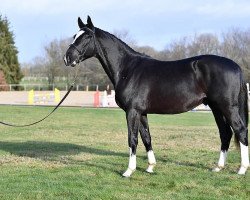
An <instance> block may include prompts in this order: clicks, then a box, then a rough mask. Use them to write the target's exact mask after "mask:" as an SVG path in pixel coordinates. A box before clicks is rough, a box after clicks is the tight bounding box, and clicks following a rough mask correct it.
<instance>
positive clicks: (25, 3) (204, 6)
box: [0, 0, 250, 63]
mask: <svg viewBox="0 0 250 200" xmlns="http://www.w3.org/2000/svg"><path fill="white" fill-rule="evenodd" d="M0 14H1V15H2V16H6V17H7V18H8V19H9V21H10V28H11V31H13V33H14V35H15V42H16V46H17V49H18V51H19V54H18V58H19V61H20V63H28V62H32V60H34V58H35V57H37V56H42V54H43V53H44V51H43V47H44V46H45V45H46V44H48V43H49V42H50V41H52V40H54V39H63V38H66V37H71V36H73V35H74V34H75V33H76V32H77V31H78V26H77V18H78V17H81V18H82V20H83V21H84V22H86V19H87V16H88V15H89V16H90V17H91V19H92V22H93V23H94V25H95V26H96V27H98V28H101V29H103V30H106V31H108V32H113V31H114V30H127V31H128V32H129V34H130V36H131V37H132V38H133V39H134V40H135V41H136V42H137V45H148V46H152V47H154V48H155V49H156V50H163V49H164V48H165V47H166V46H167V44H169V43H170V42H171V41H174V40H178V39H180V38H182V37H184V36H191V35H193V34H195V33H196V34H199V33H214V34H220V33H221V32H226V31H228V30H229V29H230V28H233V27H234V28H240V29H243V30H244V29H249V28H250V1H249V0H202V1H201V0H121V1H120V0H99V1H98V0H0Z"/></svg>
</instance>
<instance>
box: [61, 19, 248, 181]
mask: <svg viewBox="0 0 250 200" xmlns="http://www.w3.org/2000/svg"><path fill="white" fill-rule="evenodd" d="M78 25H79V28H80V30H79V32H78V33H77V34H76V35H75V36H74V41H73V42H72V44H71V45H70V46H69V48H68V50H67V52H66V55H65V57H64V61H65V64H66V65H67V66H72V67H73V66H75V65H76V64H77V63H79V62H81V61H84V60H85V59H87V58H90V57H96V58H97V59H98V60H99V61H100V63H101V64H102V66H103V68H104V70H105V72H106V73H107V75H108V77H109V78H110V80H111V82H112V83H113V85H114V88H115V92H116V93H115V95H116V96H115V98H116V102H117V104H118V105H119V107H121V108H122V109H123V110H124V111H125V112H126V119H127V126H128V145H129V148H130V154H129V155H130V158H129V165H128V169H127V171H126V172H125V173H124V174H123V176H126V177H129V176H130V175H131V174H132V173H133V171H134V170H135V169H136V147H137V143H138V131H139V132H140V135H141V138H142V141H143V143H144V145H145V148H146V151H147V154H148V162H149V166H148V168H147V172H149V173H151V172H153V168H154V166H155V164H156V160H155V156H154V153H153V149H152V145H151V137H150V133H149V126H148V121H147V114H151V113H156V114H176V113H182V112H187V111H189V110H191V109H193V108H194V107H196V106H198V105H200V104H202V103H203V104H207V105H209V106H210V108H211V109H212V112H213V114H214V117H215V121H216V123H217V126H218V128H219V132H220V138H221V152H220V158H219V162H218V166H217V167H216V168H215V169H214V171H220V170H221V169H222V168H224V166H225V161H226V155H227V151H228V148H229V143H230V140H231V137H232V134H233V132H234V133H235V138H236V142H238V144H239V145H240V149H241V167H240V169H239V171H238V173H239V174H245V173H246V171H247V168H248V166H249V155H248V128H247V125H248V106H247V102H248V94H247V89H246V84H245V82H244V80H243V75H242V71H241V69H240V67H239V66H238V65H237V64H236V63H235V62H233V61H232V60H230V59H227V58H224V57H219V56H215V55H201V56H196V57H192V58H187V59H183V60H178V61H159V60H155V59H153V58H151V57H149V56H146V55H143V54H141V53H138V52H136V51H134V50H133V49H131V48H130V47H129V46H128V45H127V44H125V43H124V42H123V41H121V40H120V39H118V38H116V37H115V36H114V35H112V34H110V33H108V32H106V31H103V30H101V29H99V28H96V27H94V25H93V23H92V21H91V19H90V17H88V19H87V24H84V23H83V22H82V20H81V19H80V18H78ZM232 131H233V132H232Z"/></svg>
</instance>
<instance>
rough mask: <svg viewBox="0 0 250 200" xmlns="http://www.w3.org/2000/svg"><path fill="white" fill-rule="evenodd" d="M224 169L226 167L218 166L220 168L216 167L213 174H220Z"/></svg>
mask: <svg viewBox="0 0 250 200" xmlns="http://www.w3.org/2000/svg"><path fill="white" fill-rule="evenodd" d="M223 169H224V167H221V166H218V167H215V168H214V169H213V170H212V171H213V172H220V171H221V170H223Z"/></svg>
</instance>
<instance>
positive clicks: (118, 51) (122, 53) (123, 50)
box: [96, 29, 139, 86]
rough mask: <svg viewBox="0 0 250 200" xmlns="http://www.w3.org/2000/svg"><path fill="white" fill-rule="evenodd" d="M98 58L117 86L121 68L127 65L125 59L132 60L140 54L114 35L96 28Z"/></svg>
mask: <svg viewBox="0 0 250 200" xmlns="http://www.w3.org/2000/svg"><path fill="white" fill-rule="evenodd" d="M96 42H97V52H98V53H97V58H98V59H99V61H100V63H101V65H102V66H103V68H104V70H105V72H106V73H107V75H108V77H109V78H110V80H111V82H112V83H113V85H114V86H116V84H117V82H118V80H119V75H120V72H121V70H122V69H123V68H124V67H125V66H124V60H125V59H126V60H128V61H130V60H132V57H133V56H135V55H137V54H139V53H137V52H135V51H134V50H133V49H131V48H130V47H129V46H127V45H126V44H125V43H124V42H122V41H121V40H119V39H118V38H116V37H115V36H114V35H112V34H110V33H108V32H105V31H102V30H100V29H97V30H96Z"/></svg>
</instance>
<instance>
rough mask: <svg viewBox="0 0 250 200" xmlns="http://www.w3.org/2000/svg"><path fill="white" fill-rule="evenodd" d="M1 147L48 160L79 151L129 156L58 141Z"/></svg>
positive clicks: (8, 150) (1, 146)
mask: <svg viewBox="0 0 250 200" xmlns="http://www.w3.org/2000/svg"><path fill="white" fill-rule="evenodd" d="M0 149H1V150H3V151H6V152H9V153H11V154H14V155H17V156H27V157H31V158H40V159H48V160H56V158H57V157H60V156H70V155H77V154H79V153H88V154H94V155H101V156H104V155H107V156H120V157H127V156H128V155H127V154H125V153H119V152H114V151H109V150H103V149H97V148H92V147H90V146H82V145H76V144H70V143H57V142H38V141H28V142H0Z"/></svg>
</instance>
